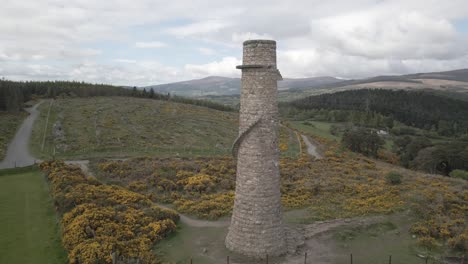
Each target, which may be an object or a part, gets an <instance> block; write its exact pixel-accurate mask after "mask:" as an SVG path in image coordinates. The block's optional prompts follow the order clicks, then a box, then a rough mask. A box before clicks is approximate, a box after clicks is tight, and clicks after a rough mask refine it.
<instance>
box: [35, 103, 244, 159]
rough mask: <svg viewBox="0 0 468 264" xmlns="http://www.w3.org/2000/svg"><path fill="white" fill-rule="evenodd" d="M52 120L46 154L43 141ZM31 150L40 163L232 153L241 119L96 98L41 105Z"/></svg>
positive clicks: (188, 108) (174, 106)
mask: <svg viewBox="0 0 468 264" xmlns="http://www.w3.org/2000/svg"><path fill="white" fill-rule="evenodd" d="M49 107H50V116H49V121H48V123H47V130H46V134H45V144H44V148H43V150H41V149H42V139H43V137H44V130H45V125H46V120H47V114H48V112H49ZM40 110H41V115H40V117H39V119H38V120H37V121H36V123H35V126H34V130H33V137H32V144H33V146H32V149H33V151H34V154H35V155H36V156H38V157H51V156H53V155H54V148H55V156H56V157H62V158H72V157H73V158H79V157H103V156H105V157H111V156H129V155H140V154H143V153H153V154H171V155H174V154H176V155H177V154H180V155H184V154H218V153H220V154H222V153H229V151H230V147H231V144H232V142H233V140H234V139H235V137H236V136H237V125H238V117H237V114H236V113H232V112H223V111H218V110H213V109H209V108H205V107H199V106H194V105H188V104H181V103H175V102H171V101H161V100H151V99H141V98H130V97H93V98H73V99H57V100H55V101H53V103H52V104H49V103H44V104H43V105H41V108H40Z"/></svg>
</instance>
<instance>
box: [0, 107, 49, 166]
mask: <svg viewBox="0 0 468 264" xmlns="http://www.w3.org/2000/svg"><path fill="white" fill-rule="evenodd" d="M41 103H42V101H40V102H39V103H37V104H36V105H34V106H33V107H30V108H25V110H26V111H27V112H28V113H29V116H28V117H26V119H25V120H24V121H23V124H21V126H20V128H19V129H18V131H17V132H16V135H15V137H14V138H13V140H12V141H11V142H10V144H9V145H8V150H7V153H6V157H5V159H4V160H3V161H2V162H0V169H7V168H15V167H25V166H29V165H32V164H34V162H35V159H34V157H33V156H32V155H31V153H30V152H29V139H30V137H31V133H32V128H33V124H34V121H36V119H37V117H38V116H39V111H38V110H37V107H38V106H39V105H40V104H41Z"/></svg>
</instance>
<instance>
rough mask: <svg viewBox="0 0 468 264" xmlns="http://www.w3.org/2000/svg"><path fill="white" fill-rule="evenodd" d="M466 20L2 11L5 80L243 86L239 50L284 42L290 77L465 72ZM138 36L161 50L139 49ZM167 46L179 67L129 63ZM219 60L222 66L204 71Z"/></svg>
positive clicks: (407, 8)
mask: <svg viewBox="0 0 468 264" xmlns="http://www.w3.org/2000/svg"><path fill="white" fill-rule="evenodd" d="M460 19H468V1H466V0H450V1H440V0H386V1H375V0H353V1H348V0H329V1H318V0H297V1H294V2H288V1H280V0H257V1H251V0H237V1H223V0H220V1H214V0H199V1H169V2H168V1H163V0H133V1H121V0H109V1H94V0H70V1H67V2H66V4H64V2H62V1H57V0H22V1H3V2H2V8H0V61H1V62H2V63H1V65H0V66H1V69H0V76H5V77H6V78H14V79H48V78H51V79H73V78H78V80H87V81H96V82H109V83H115V84H130V85H132V84H147V83H151V82H154V83H158V82H168V81H178V80H183V79H187V78H194V77H203V76H206V75H212V74H216V75H226V76H238V75H239V72H238V71H237V70H235V68H234V66H235V65H236V64H240V61H239V60H238V59H237V58H240V57H241V56H242V55H241V54H240V53H241V45H240V43H241V42H242V41H244V40H247V39H252V38H267V39H270V38H274V39H275V40H277V43H278V49H279V51H278V64H279V67H280V70H281V71H282V73H283V76H285V77H299V76H317V75H332V76H343V77H349V78H356V77H363V76H372V75H378V74H391V73H394V74H398V73H407V72H421V71H437V70H445V69H453V68H467V67H468V59H467V56H468V38H467V36H466V33H465V34H462V33H460V32H458V31H457V28H456V27H455V25H454V21H455V20H460ZM174 25H177V26H174ZM142 28H144V29H146V30H145V31H144V32H143V33H142V32H139V30H141V29H142ZM139 34H145V35H144V36H145V37H144V38H141V39H157V40H159V41H150V42H136V43H135V36H140V35H139ZM176 41H179V42H182V41H184V42H186V43H187V45H183V44H182V45H181V44H180V43H176V44H179V45H173V42H176ZM96 43H97V44H98V45H97V47H98V48H95V47H96V46H94V45H93V44H96ZM107 44H110V45H107ZM113 44H115V45H116V46H118V47H121V46H125V47H128V49H129V50H121V49H120V48H118V49H116V48H115V47H114V46H113ZM206 44H209V45H206ZM165 45H167V46H169V45H170V46H171V49H170V50H171V52H174V54H169V55H173V56H174V57H177V58H178V62H177V65H175V64H176V63H173V62H172V61H170V62H167V63H168V64H171V65H175V66H168V65H164V64H163V63H161V62H154V61H153V62H150V61H149V60H150V59H149V58H148V59H147V60H145V61H142V59H141V53H143V52H144V51H141V50H140V51H138V52H139V53H140V57H137V56H135V57H132V56H131V55H132V54H131V50H132V47H137V48H155V49H156V48H162V47H164V46H165ZM189 45H190V46H191V47H188V46H189ZM205 45H206V46H209V47H216V50H215V49H210V48H207V47H205ZM196 47H202V48H196ZM168 50H169V49H160V50H157V49H156V50H154V51H153V50H152V54H158V52H161V54H162V53H163V52H169V51H168ZM190 52H194V53H195V54H197V53H201V54H203V55H205V56H199V55H198V54H197V55H198V56H194V55H193V54H189V53H190ZM219 54H222V56H225V58H223V59H219V57H216V58H213V59H212V60H208V61H206V58H207V56H215V55H217V56H220V55H219ZM163 55H167V54H163ZM122 57H125V58H124V59H122ZM161 57H163V56H161ZM156 59H159V58H157V57H156V56H155V57H153V58H152V60H156ZM210 61H211V62H210Z"/></svg>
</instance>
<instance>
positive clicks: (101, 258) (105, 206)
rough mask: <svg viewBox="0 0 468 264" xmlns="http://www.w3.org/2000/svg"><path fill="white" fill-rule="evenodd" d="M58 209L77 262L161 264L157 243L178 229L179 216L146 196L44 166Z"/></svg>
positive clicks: (74, 170) (51, 165) (71, 168)
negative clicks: (156, 254)
mask: <svg viewBox="0 0 468 264" xmlns="http://www.w3.org/2000/svg"><path fill="white" fill-rule="evenodd" d="M40 168H41V169H42V170H44V171H45V172H46V173H47V177H48V180H49V183H50V186H51V194H52V197H53V198H54V200H55V205H56V208H57V210H58V211H59V212H61V213H62V214H63V217H62V230H63V234H62V241H63V245H64V247H65V249H66V250H67V251H68V257H69V262H70V263H72V264H94V263H112V261H113V260H112V258H113V257H112V256H114V258H116V259H118V260H120V261H123V260H126V261H137V262H139V263H156V258H155V256H154V255H153V254H152V252H151V248H152V246H153V244H154V243H156V242H157V241H159V240H161V239H163V238H164V237H165V236H166V235H167V234H169V233H170V232H172V231H174V230H175V228H176V225H175V222H176V221H177V220H178V217H179V216H178V215H177V213H175V212H174V211H172V210H167V209H162V208H160V207H157V206H155V205H153V203H152V202H151V201H150V200H149V199H147V198H146V197H145V196H144V195H142V194H138V193H135V192H131V191H128V190H126V189H124V188H122V187H119V186H113V185H104V184H101V183H100V182H98V181H97V180H95V179H87V178H85V176H84V175H83V174H82V172H81V170H80V169H79V168H78V167H74V166H67V165H65V164H64V163H63V162H60V161H54V162H43V163H41V164H40Z"/></svg>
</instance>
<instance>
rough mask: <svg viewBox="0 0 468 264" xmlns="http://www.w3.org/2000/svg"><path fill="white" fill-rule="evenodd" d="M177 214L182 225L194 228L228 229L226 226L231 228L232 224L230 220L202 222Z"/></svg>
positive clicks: (165, 207)
mask: <svg viewBox="0 0 468 264" xmlns="http://www.w3.org/2000/svg"><path fill="white" fill-rule="evenodd" d="M156 205H157V206H159V207H161V208H164V209H170V210H174V211H176V210H175V209H174V208H171V207H169V206H167V205H163V204H159V203H157V204H156ZM176 212H177V211H176ZM177 213H178V214H179V217H180V221H181V222H182V223H184V224H186V225H188V226H192V227H226V226H229V224H230V221H229V219H220V220H216V221H209V220H200V219H195V218H191V217H189V216H186V215H184V214H181V213H179V212H177Z"/></svg>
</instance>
